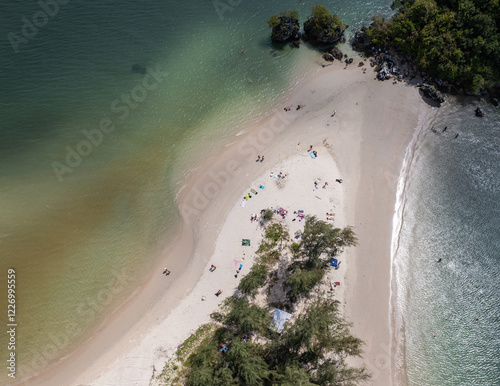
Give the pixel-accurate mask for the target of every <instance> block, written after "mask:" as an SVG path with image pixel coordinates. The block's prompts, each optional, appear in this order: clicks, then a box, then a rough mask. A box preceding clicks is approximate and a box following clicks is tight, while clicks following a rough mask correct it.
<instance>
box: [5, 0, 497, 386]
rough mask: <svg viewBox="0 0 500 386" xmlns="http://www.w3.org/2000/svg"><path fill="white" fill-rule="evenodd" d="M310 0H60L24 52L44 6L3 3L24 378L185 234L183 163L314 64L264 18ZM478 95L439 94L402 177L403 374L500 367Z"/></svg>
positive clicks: (491, 141)
mask: <svg viewBox="0 0 500 386" xmlns="http://www.w3.org/2000/svg"><path fill="white" fill-rule="evenodd" d="M313 3H314V2H313V1H301V2H290V3H286V4H285V3H283V2H278V1H277V0H275V1H254V2H242V1H241V2H240V1H238V0H231V1H229V0H228V1H222V0H221V2H220V4H225V5H226V6H227V7H223V8H222V9H219V12H218V11H217V9H216V8H215V7H214V3H213V2H209V1H208V2H207V1H193V2H188V3H186V2H184V3H181V2H176V3H172V2H170V3H167V2H160V1H153V2H147V3H145V2H139V1H136V2H130V1H126V2H120V3H119V4H118V3H112V2H109V1H104V2H99V3H98V2H85V3H84V2H76V1H75V2H72V1H68V2H67V4H65V5H60V7H59V9H58V11H57V13H56V12H55V11H54V12H53V13H54V16H51V17H49V18H47V23H46V25H43V26H41V27H39V28H38V31H36V34H35V35H34V36H32V37H30V38H29V39H26V41H23V42H18V46H17V50H18V52H15V50H14V49H13V47H12V45H11V43H10V41H9V33H15V34H17V35H18V36H22V28H23V24H24V23H25V21H24V19H23V17H25V18H26V19H28V20H33V16H35V14H36V13H37V12H38V11H40V6H39V5H38V4H37V3H36V2H32V3H21V2H16V3H10V4H8V5H3V7H2V11H3V12H2V13H1V14H0V30H1V34H0V36H1V37H2V38H1V39H0V80H1V84H2V91H3V92H2V93H0V108H1V114H2V121H1V122H2V124H1V126H0V138H1V141H0V157H1V162H0V210H1V213H2V221H1V222H0V242H1V246H2V258H1V260H0V268H1V272H2V274H1V275H2V276H1V277H2V281H1V282H2V283H4V281H3V280H4V278H5V279H6V276H7V275H6V272H7V269H8V268H14V269H15V270H16V290H17V292H16V301H17V305H18V308H17V314H16V318H17V322H18V329H17V336H16V338H17V353H18V357H17V360H18V362H17V364H18V368H17V370H18V377H23V376H28V375H30V374H32V373H35V372H37V371H39V370H41V369H43V368H44V367H45V366H47V364H48V363H50V362H51V361H53V360H56V359H57V358H59V357H60V356H61V355H65V354H66V352H67V350H68V349H69V348H70V347H71V346H72V345H74V344H76V343H78V342H79V341H81V340H83V339H85V337H87V336H88V335H89V334H90V333H91V332H92V328H94V327H95V325H96V324H97V323H99V321H100V320H102V318H104V317H105V316H106V315H107V313H108V312H109V311H110V310H111V309H113V306H115V305H116V304H119V303H120V302H121V301H122V300H123V299H124V298H125V297H126V296H127V295H129V294H130V293H131V292H132V291H133V290H134V289H136V288H137V286H138V285H139V284H140V283H141V281H142V280H143V278H144V277H145V275H146V274H147V273H148V267H149V266H150V265H151V263H153V262H154V261H155V258H156V256H155V253H154V252H155V251H156V248H157V247H158V243H160V242H161V241H163V240H164V239H165V238H168V236H169V235H171V234H172V232H173V230H174V229H175V226H176V223H177V221H178V217H177V211H176V209H175V205H174V198H175V194H176V192H177V190H178V189H179V185H178V182H179V181H180V180H181V179H182V177H183V176H185V175H186V173H187V172H188V170H189V168H190V167H191V166H193V165H195V164H196V163H197V162H199V161H200V160H201V159H203V156H204V155H205V154H207V152H209V151H210V149H214V148H216V147H217V146H218V145H219V144H220V143H221V142H222V141H224V140H228V139H229V138H231V137H232V136H234V135H235V134H236V133H238V132H239V131H241V130H242V129H244V128H245V127H247V126H248V125H249V124H250V123H251V122H254V121H256V120H258V119H259V118H261V117H262V116H263V115H265V114H266V113H268V112H270V111H272V110H273V109H275V108H277V107H279V104H280V102H281V100H282V98H283V97H284V96H285V95H286V94H287V93H288V91H289V90H290V87H291V85H293V84H294V83H296V82H297V81H299V80H300V79H302V78H303V77H305V76H307V75H308V74H309V73H311V72H312V71H314V70H315V68H316V67H315V66H316V65H315V64H312V63H313V62H314V60H315V59H316V58H317V55H318V54H317V52H316V51H314V50H312V49H309V48H307V47H306V46H303V47H301V48H300V49H299V50H293V49H291V48H289V47H288V46H283V47H279V46H272V45H271V44H270V41H269V30H268V27H267V25H266V23H265V20H267V19H268V18H269V16H270V15H272V14H275V13H277V12H279V11H281V10H283V9H284V8H293V9H297V10H298V11H299V12H300V14H301V18H302V19H305V17H306V16H307V14H308V13H309V10H310V8H311V6H312V4H313ZM218 4H219V3H218ZM323 4H324V5H326V6H327V7H328V8H329V9H332V10H334V11H336V12H337V13H338V14H339V15H340V17H341V18H342V19H343V20H344V21H345V22H347V23H348V24H349V25H350V26H351V28H350V30H348V31H349V33H352V31H353V30H354V28H355V27H356V26H360V25H361V24H362V23H363V22H367V21H368V20H369V18H370V16H371V15H372V14H374V13H384V14H389V13H390V12H391V11H390V8H389V5H390V1H373V2H366V1H355V2H349V3H345V2H340V1H325V2H323ZM43 22H44V20H39V24H40V25H42V24H43ZM32 32H33V31H32ZM12 36H13V35H10V37H11V38H12ZM240 50H244V51H245V53H244V54H241V53H240ZM273 52H274V54H273ZM134 65H138V68H139V70H141V69H143V70H144V71H142V72H144V73H141V71H139V72H135V73H133V72H132V71H131V69H132V66H134ZM153 75H154V76H153ZM249 79H250V80H251V81H252V82H249ZM127 98H129V99H127ZM130 98H131V99H130ZM127 100H128V102H127ZM482 104H484V103H482ZM475 105H476V102H475V101H473V100H465V101H463V102H460V103H457V104H454V105H445V106H444V107H443V108H442V109H441V110H440V111H439V113H438V115H437V117H436V118H435V121H433V122H428V125H427V126H430V125H436V127H438V128H442V127H444V126H446V125H447V126H448V130H447V131H446V132H445V133H444V134H443V133H440V134H439V135H436V134H434V133H432V132H430V131H429V130H428V127H427V126H426V129H425V130H424V132H423V133H422V135H421V136H420V137H419V139H418V141H417V144H416V149H414V154H415V157H414V158H413V162H412V164H411V165H410V168H409V173H408V175H407V176H403V177H404V178H406V181H407V186H406V190H405V195H404V198H405V201H404V202H405V206H404V208H405V210H404V213H403V218H404V220H405V221H404V222H403V226H402V229H401V232H400V233H399V234H397V236H398V238H399V245H400V249H399V250H398V254H397V255H396V256H395V270H394V273H395V274H396V280H397V282H398V288H399V291H398V297H397V299H396V304H397V305H398V320H397V322H398V328H399V329H400V330H399V333H398V335H397V337H398V349H399V351H398V354H399V358H400V360H399V363H400V364H402V363H403V362H401V361H402V360H403V359H404V360H405V362H404V363H405V364H406V366H407V374H406V376H407V378H408V382H409V383H410V384H411V385H445V384H446V385H448V384H449V385H469V384H474V385H476V384H477V385H483V384H484V385H492V384H498V379H500V369H499V365H498V363H499V360H498V359H499V358H500V352H499V351H500V348H499V347H500V343H499V340H498V336H499V326H500V323H499V317H500V315H499V310H500V307H499V306H500V305H499V301H498V299H499V298H500V297H499V295H500V290H499V285H498V282H499V280H498V278H499V272H500V262H499V256H500V254H499V250H500V246H499V238H498V234H499V232H498V231H499V228H500V226H499V221H498V218H499V216H498V214H499V211H500V208H499V204H498V202H499V200H498V197H499V184H500V176H499V174H498V173H499V168H498V165H499V161H500V160H499V151H500V150H499V148H500V145H499V142H498V140H499V136H498V127H499V124H500V119H499V114H498V110H496V109H494V108H492V107H490V106H488V105H486V104H484V108H485V109H486V112H487V115H486V117H485V118H483V119H482V120H479V119H477V118H475V117H473V110H474V108H475ZM111 127H114V129H113V130H111ZM97 129H99V131H100V132H101V133H102V138H101V137H100V136H99V135H98V132H97ZM106 131H107V132H106ZM455 133H460V136H459V137H458V138H457V139H453V136H454V134H455ZM88 136H90V139H89V138H88ZM76 150H79V151H80V153H82V154H84V155H83V156H80V157H79V158H78V156H75V155H74V153H73V152H74V151H76ZM68 154H69V155H68ZM66 157H69V158H68V159H66ZM68 160H69V163H68ZM438 258H442V261H441V262H440V263H436V261H437V260H438ZM5 301H6V299H5V297H2V300H1V301H0V306H1V307H2V309H3V310H6V309H7V306H6V304H5ZM3 315H5V313H3ZM476 318H478V319H479V320H477V321H476ZM3 320H4V319H2V321H3ZM432 333H435V334H436V337H435V338H432ZM6 339H7V336H6V335H4V336H2V338H1V339H0V347H1V349H0V353H1V356H2V358H4V359H6V356H7V354H8V352H7V350H6V349H5V347H7V340H6ZM1 376H2V378H1V379H2V383H5V381H6V380H8V378H7V377H6V373H5V372H4V373H2V375H1Z"/></svg>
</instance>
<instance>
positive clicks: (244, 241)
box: [241, 239, 250, 247]
mask: <svg viewBox="0 0 500 386" xmlns="http://www.w3.org/2000/svg"><path fill="white" fill-rule="evenodd" d="M241 245H242V246H244V247H249V246H250V239H241Z"/></svg>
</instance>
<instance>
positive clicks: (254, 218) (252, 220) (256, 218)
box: [250, 213, 259, 222]
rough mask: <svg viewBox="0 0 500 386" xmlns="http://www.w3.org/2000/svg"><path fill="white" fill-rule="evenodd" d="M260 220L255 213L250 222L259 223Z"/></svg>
mask: <svg viewBox="0 0 500 386" xmlns="http://www.w3.org/2000/svg"><path fill="white" fill-rule="evenodd" d="M258 219H259V218H258V216H257V215H256V214H255V213H253V214H252V217H250V222H254V221H258Z"/></svg>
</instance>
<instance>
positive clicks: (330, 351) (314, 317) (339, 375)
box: [178, 217, 369, 386]
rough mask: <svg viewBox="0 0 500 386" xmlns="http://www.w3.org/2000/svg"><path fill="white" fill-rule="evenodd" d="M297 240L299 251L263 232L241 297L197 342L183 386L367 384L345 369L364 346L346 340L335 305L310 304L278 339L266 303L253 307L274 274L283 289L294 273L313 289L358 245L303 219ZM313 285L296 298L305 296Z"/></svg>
mask: <svg viewBox="0 0 500 386" xmlns="http://www.w3.org/2000/svg"><path fill="white" fill-rule="evenodd" d="M303 235H304V238H303V240H302V241H301V242H300V244H292V241H291V240H290V239H289V235H288V232H287V231H286V229H284V228H283V226H282V225H281V224H279V223H273V224H270V225H269V226H267V228H266V230H265V235H264V239H263V241H262V244H261V248H259V251H260V252H258V256H257V259H256V263H255V264H254V266H253V267H252V269H251V271H250V272H249V273H248V274H247V275H246V276H245V277H244V278H243V279H242V281H241V282H240V285H239V289H240V291H241V294H240V295H239V296H238V295H234V296H232V297H230V298H228V299H226V301H225V303H224V305H223V307H222V309H221V312H218V313H216V314H214V315H213V318H214V320H216V321H217V322H218V323H217V324H212V327H210V328H205V329H203V331H209V333H206V334H205V335H203V334H199V335H198V340H199V342H198V343H199V344H198V345H197V347H195V348H194V349H193V350H192V351H191V354H190V355H189V357H188V359H187V360H186V361H185V363H184V365H187V367H186V371H185V374H184V376H185V378H184V380H185V382H184V383H186V384H188V385H193V386H197V385H200V386H205V385H346V386H347V385H354V384H357V383H359V382H360V381H363V380H367V379H369V375H368V374H366V373H365V370H364V369H363V368H361V369H359V368H352V367H349V366H347V364H346V359H347V357H349V356H359V355H360V354H361V345H362V342H361V341H360V340H359V339H357V338H355V337H353V336H352V335H351V334H350V332H349V324H347V323H346V322H345V321H344V320H343V319H342V317H341V316H340V314H339V309H338V308H339V302H338V301H336V300H332V299H331V298H328V297H322V296H316V297H315V298H314V299H313V300H312V301H310V302H308V303H307V304H306V308H305V309H304V310H303V311H302V312H300V314H299V313H298V312H297V313H296V315H295V316H294V317H293V318H292V320H291V321H290V322H288V323H287V324H286V325H285V331H284V333H282V334H280V333H277V332H275V331H274V330H272V329H270V328H269V325H270V322H271V315H272V311H273V310H274V307H272V306H271V304H270V301H269V299H268V300H267V303H266V305H265V306H262V305H259V304H258V302H257V301H255V299H254V297H255V295H256V293H257V292H258V291H260V290H261V289H262V288H263V287H264V286H265V285H266V283H267V287H266V288H267V293H268V295H269V293H270V292H272V289H273V285H274V284H275V282H273V278H276V277H277V276H279V275H280V274H278V271H280V272H282V273H281V274H283V275H285V277H281V280H282V281H286V280H287V279H288V278H289V277H288V278H287V276H286V275H289V274H290V271H293V270H294V269H296V268H298V267H299V266H300V267H301V268H302V272H311V273H312V274H313V275H317V277H318V278H319V280H315V281H314V282H315V284H318V283H319V281H320V280H321V278H322V277H323V275H324V273H325V271H326V269H327V264H324V263H325V262H326V260H327V259H328V258H329V256H332V255H336V254H337V253H339V252H340V249H341V248H342V247H343V246H347V245H354V244H355V242H356V237H355V235H354V233H353V232H352V230H351V228H344V229H338V228H334V227H333V226H332V225H331V224H327V223H325V222H323V221H318V220H317V219H316V218H314V217H308V218H307V219H306V223H305V226H304V232H303ZM262 245H264V247H262ZM292 246H293V252H292V261H291V262H288V263H287V264H290V265H291V266H294V267H295V268H292V269H291V270H290V269H281V270H280V269H279V266H280V264H283V261H282V260H280V259H279V257H280V254H282V253H285V250H288V248H290V247H292ZM285 260H287V259H285ZM308 262H309V263H308ZM269 271H272V272H271V273H269ZM292 275H293V274H292ZM315 284H314V285H315ZM314 285H312V286H311V285H307V288H308V290H304V289H301V290H300V292H301V293H302V294H304V295H307V292H308V291H310V290H311V289H312V288H313V287H314ZM285 286H288V284H287V285H285ZM278 287H279V286H276V287H274V288H278ZM288 301H289V303H288V308H289V309H290V308H292V309H293V307H294V301H295V300H291V301H290V299H289V300H288ZM261 304H262V302H261ZM178 380H179V378H178Z"/></svg>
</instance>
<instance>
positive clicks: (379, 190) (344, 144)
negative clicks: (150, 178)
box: [27, 62, 428, 386]
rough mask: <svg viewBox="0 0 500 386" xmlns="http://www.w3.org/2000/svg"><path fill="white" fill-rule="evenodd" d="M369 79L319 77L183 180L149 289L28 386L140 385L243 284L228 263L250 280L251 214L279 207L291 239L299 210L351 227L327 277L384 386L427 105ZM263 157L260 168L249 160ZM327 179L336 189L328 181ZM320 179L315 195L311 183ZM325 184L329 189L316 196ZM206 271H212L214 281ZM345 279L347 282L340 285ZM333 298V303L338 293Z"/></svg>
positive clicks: (335, 72)
mask: <svg viewBox="0 0 500 386" xmlns="http://www.w3.org/2000/svg"><path fill="white" fill-rule="evenodd" d="M373 77H374V75H373V73H372V72H371V71H370V70H369V71H367V74H363V73H362V71H361V69H359V68H358V67H357V63H356V62H355V63H354V64H353V65H351V66H349V68H348V69H347V70H343V65H342V64H340V63H338V62H336V63H335V64H334V65H332V66H329V67H326V68H320V69H319V71H318V74H317V76H315V77H313V78H312V79H309V80H307V81H305V82H304V83H303V84H301V85H299V86H297V88H296V89H295V90H294V91H293V94H292V96H291V98H290V99H288V100H286V101H284V103H283V105H284V106H285V105H291V106H296V105H297V104H301V105H303V106H304V107H303V108H302V109H300V110H299V111H295V110H292V111H290V112H287V113H285V112H283V111H282V110H280V111H277V112H276V113H275V114H273V115H271V116H270V117H269V118H267V119H266V120H265V121H264V122H261V123H260V124H259V125H258V126H257V127H255V128H253V129H251V130H249V131H248V132H247V133H246V134H244V135H241V136H239V137H237V138H236V142H235V143H233V144H231V145H230V146H226V147H223V148H222V149H221V150H220V151H219V152H217V153H214V156H212V157H211V158H209V159H208V160H207V161H206V162H205V163H204V164H203V165H201V166H200V168H199V169H197V170H196V171H195V172H194V173H193V174H192V175H191V176H190V177H188V178H187V179H186V182H185V185H186V188H185V189H184V190H183V191H182V193H181V194H180V195H179V211H180V213H181V214H182V215H183V218H184V222H183V224H182V226H181V228H180V230H179V236H178V238H177V239H176V242H175V243H174V244H173V245H171V246H169V248H168V249H165V252H164V260H163V261H162V262H161V263H160V265H159V266H158V267H155V268H154V270H153V271H152V273H151V276H150V279H149V280H148V283H147V284H146V285H145V286H144V287H143V288H142V289H141V291H139V292H138V293H137V294H136V295H135V296H134V297H133V298H131V299H130V300H129V301H128V302H127V304H125V305H124V306H123V307H122V308H121V309H119V310H118V311H117V312H115V313H114V315H112V316H111V317H110V318H109V319H108V320H107V321H106V323H105V324H104V325H103V326H102V327H101V328H100V330H99V331H97V333H96V334H95V336H94V337H93V338H92V339H91V340H90V341H88V342H87V343H85V344H84V345H82V347H80V348H79V349H78V350H77V351H76V352H74V353H73V354H72V355H71V356H70V357H68V358H66V359H65V360H62V361H60V362H59V363H57V364H54V365H53V366H51V368H49V369H48V370H47V371H45V372H44V373H42V374H40V375H39V376H37V377H35V378H32V379H31V380H29V381H28V382H27V383H30V384H42V385H54V384H64V385H67V384H75V385H82V384H92V385H118V384H119V385H124V386H128V385H146V384H149V382H150V380H151V378H152V376H153V372H155V374H159V373H160V372H161V369H162V367H163V364H164V361H165V358H166V357H167V356H168V355H169V354H171V353H173V352H174V351H175V350H176V347H177V346H178V345H179V344H181V343H182V342H183V340H184V339H185V338H187V337H188V336H189V334H190V333H192V332H194V331H195V330H196V329H197V327H198V326H199V325H200V324H202V323H205V322H207V321H209V315H210V313H211V312H213V311H214V310H215V309H216V308H217V304H218V303H219V302H220V301H221V300H222V299H223V298H224V297H225V296H229V295H230V294H231V293H232V292H233V291H234V289H235V287H236V286H237V282H238V280H239V279H240V278H241V276H240V277H239V278H238V279H235V278H234V274H235V269H236V267H235V265H234V260H238V262H240V261H241V262H242V263H243V264H244V267H243V271H242V274H244V273H246V272H248V270H249V267H250V264H251V261H252V257H253V254H252V252H253V250H254V248H256V247H257V245H258V240H259V235H260V232H261V229H260V228H259V227H258V225H257V224H255V223H251V222H250V216H251V214H252V213H259V212H260V209H263V208H266V207H270V206H271V207H272V206H276V205H280V206H282V207H284V208H285V209H287V210H288V211H289V215H288V218H287V219H286V223H287V225H289V226H290V231H291V233H293V232H294V231H295V230H296V227H299V226H302V225H303V223H298V221H295V222H292V221H291V220H292V216H293V212H294V211H295V210H297V209H303V210H304V211H305V213H306V214H316V215H318V217H319V218H320V219H325V217H324V214H325V213H326V212H330V211H332V210H333V211H334V212H335V214H336V221H335V225H336V226H340V227H342V226H345V225H353V226H354V230H355V232H356V234H357V235H358V237H359V239H360V240H359V242H360V245H359V246H358V247H356V248H350V249H349V250H348V251H347V253H346V254H345V255H343V256H342V257H341V258H340V260H342V265H341V268H340V269H339V270H338V271H332V275H336V276H335V281H341V282H342V285H341V287H340V288H339V289H340V290H343V291H345V296H344V300H345V301H344V304H345V308H344V311H345V315H346V317H347V318H348V319H349V320H352V321H353V322H354V328H353V332H354V334H355V335H357V336H358V337H360V338H361V339H362V340H364V341H365V342H366V346H365V359H364V360H362V361H356V363H360V364H365V365H366V366H367V367H368V368H369V370H370V371H371V372H372V374H373V376H374V378H373V382H372V383H371V384H377V385H390V384H391V383H392V379H391V360H392V359H391V352H392V347H391V341H390V338H391V334H390V323H389V321H390V315H389V296H390V291H389V283H390V244H391V236H392V216H393V213H394V204H395V196H396V184H397V179H398V176H399V171H400V168H401V165H402V161H403V156H404V152H405V149H406V146H407V144H408V143H409V141H410V138H411V136H412V134H413V131H414V129H415V127H416V126H417V122H418V117H419V115H421V114H422V113H426V112H427V111H428V107H427V106H426V105H425V104H424V103H423V102H422V100H421V98H420V96H419V94H418V91H417V90H416V89H414V88H412V87H409V86H406V85H404V84H398V85H392V84H391V83H388V82H383V83H380V82H377V81H375V80H373ZM334 110H336V115H335V116H334V117H331V114H332V113H333V111H334ZM309 145H313V146H314V149H315V150H317V151H318V154H319V157H318V158H317V159H314V160H313V159H312V158H311V157H310V156H309V155H308V154H307V152H306V150H307V149H308V148H309ZM328 153H330V154H331V156H330V155H328ZM262 154H264V155H265V160H264V162H263V163H260V162H255V159H256V158H257V155H262ZM332 157H333V158H332ZM333 160H334V161H335V162H334V161H333ZM271 171H273V172H274V173H275V174H277V173H279V172H280V171H282V172H284V173H289V176H288V177H287V178H286V180H285V183H286V184H285V187H284V189H278V188H277V187H276V186H275V184H274V179H271V178H270V177H269V173H270V172H271ZM336 178H343V179H344V183H343V184H342V185H339V184H338V183H335V179H336ZM320 179H321V183H319V189H318V190H316V189H314V185H313V183H314V181H315V180H318V182H319V180H320ZM251 181H253V182H251ZM324 181H328V183H329V185H328V188H327V189H322V186H323V183H324ZM259 184H263V185H264V186H265V189H264V190H263V191H261V190H260V189H258V185H259ZM250 188H253V189H256V190H257V191H258V192H259V194H258V195H257V196H254V197H252V198H251V199H250V201H248V203H247V205H246V206H245V207H244V208H243V207H241V201H242V195H243V194H245V193H246V192H248V190H249V189H250ZM316 196H317V197H316ZM242 238H250V239H251V240H252V242H253V243H252V246H251V247H242V246H241V239H242ZM243 253H245V254H244V255H243ZM348 262H349V264H347V263H348ZM212 263H213V264H215V265H216V266H217V269H216V271H215V272H212V273H211V272H209V271H208V269H209V267H210V264H212ZM164 266H168V267H169V268H170V269H171V270H172V274H171V275H170V276H169V277H165V276H162V275H161V271H162V269H163V267H164ZM346 273H347V277H346V278H345V280H343V279H337V277H338V275H344V274H346ZM218 289H222V290H223V293H222V295H221V296H220V297H216V296H215V295H214V293H215V292H216V291H217V290H218ZM336 292H340V293H339V294H337V295H336V296H340V298H341V299H342V293H341V292H342V291H336ZM202 296H205V297H206V301H202V300H201V297H202ZM138 314H139V315H138Z"/></svg>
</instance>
